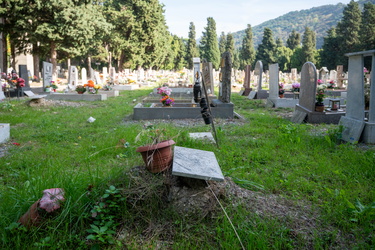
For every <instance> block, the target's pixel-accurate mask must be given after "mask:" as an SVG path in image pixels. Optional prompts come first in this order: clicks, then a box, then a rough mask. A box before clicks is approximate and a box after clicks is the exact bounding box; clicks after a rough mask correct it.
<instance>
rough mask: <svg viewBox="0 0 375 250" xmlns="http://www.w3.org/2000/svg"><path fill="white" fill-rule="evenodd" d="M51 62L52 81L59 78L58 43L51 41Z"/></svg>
mask: <svg viewBox="0 0 375 250" xmlns="http://www.w3.org/2000/svg"><path fill="white" fill-rule="evenodd" d="M51 63H52V81H55V82H56V80H57V51H56V44H55V43H54V42H52V43H51Z"/></svg>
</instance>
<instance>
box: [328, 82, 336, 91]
mask: <svg viewBox="0 0 375 250" xmlns="http://www.w3.org/2000/svg"><path fill="white" fill-rule="evenodd" d="M334 87H335V81H334V80H331V81H329V83H328V84H327V89H333V88H334Z"/></svg>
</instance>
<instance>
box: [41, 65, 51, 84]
mask: <svg viewBox="0 0 375 250" xmlns="http://www.w3.org/2000/svg"><path fill="white" fill-rule="evenodd" d="M51 81H52V63H49V62H43V88H45V87H46V86H50V85H51Z"/></svg>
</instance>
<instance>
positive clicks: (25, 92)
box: [23, 90, 35, 97]
mask: <svg viewBox="0 0 375 250" xmlns="http://www.w3.org/2000/svg"><path fill="white" fill-rule="evenodd" d="M23 93H24V94H25V95H27V96H28V97H32V96H34V95H35V94H34V93H33V92H32V91H31V90H25V91H24V92H23Z"/></svg>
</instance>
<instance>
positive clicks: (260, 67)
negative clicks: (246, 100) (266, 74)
mask: <svg viewBox="0 0 375 250" xmlns="http://www.w3.org/2000/svg"><path fill="white" fill-rule="evenodd" d="M254 75H255V76H257V80H258V82H257V84H258V86H257V90H258V91H260V90H262V82H263V63H262V61H257V63H256V64H255V69H254Z"/></svg>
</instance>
